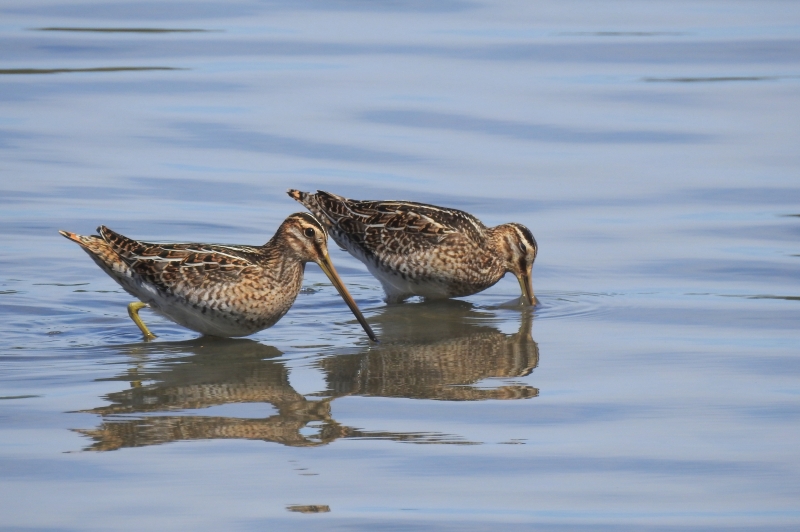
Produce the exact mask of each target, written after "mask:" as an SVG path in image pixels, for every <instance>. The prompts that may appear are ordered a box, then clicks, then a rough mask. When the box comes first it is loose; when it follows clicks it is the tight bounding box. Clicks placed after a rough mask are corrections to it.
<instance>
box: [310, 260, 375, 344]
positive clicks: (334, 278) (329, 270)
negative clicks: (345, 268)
mask: <svg viewBox="0 0 800 532" xmlns="http://www.w3.org/2000/svg"><path fill="white" fill-rule="evenodd" d="M317 264H318V265H319V267H320V268H322V271H323V272H325V275H327V276H328V279H330V280H331V282H332V283H333V286H335V287H336V290H337V291H338V292H339V295H340V296H342V299H344V302H345V303H347V306H348V307H350V310H352V311H353V314H355V316H356V319H357V320H358V323H360V324H361V326H362V327H363V328H364V332H366V333H367V336H369V339H370V340H372V341H373V342H378V337H377V336H375V333H374V332H372V328H371V327H370V326H369V323H367V320H366V319H365V318H364V315H363V314H361V311H360V310H358V306H357V305H356V302H355V301H354V300H353V296H351V295H350V292H348V291H347V288H345V286H344V283H342V280H341V279H339V274H338V273H336V269H335V268H334V267H333V263H332V262H331V258H330V257H329V256H328V254H327V253H325V254H324V255H322V259H320V261H319V262H318V263H317Z"/></svg>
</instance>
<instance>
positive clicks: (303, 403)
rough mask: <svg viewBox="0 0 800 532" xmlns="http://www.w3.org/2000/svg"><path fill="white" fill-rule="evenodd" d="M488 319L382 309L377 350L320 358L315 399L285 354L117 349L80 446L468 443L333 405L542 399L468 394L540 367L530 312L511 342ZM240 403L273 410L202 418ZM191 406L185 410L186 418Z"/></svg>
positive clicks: (185, 347)
mask: <svg viewBox="0 0 800 532" xmlns="http://www.w3.org/2000/svg"><path fill="white" fill-rule="evenodd" d="M492 316H493V315H491V314H489V313H486V312H481V311H478V310H476V309H475V308H474V307H473V306H472V305H471V304H469V303H466V302H463V301H442V302H435V303H430V304H428V303H425V304H418V305H398V306H391V307H386V308H385V309H384V310H382V312H381V313H380V314H379V315H378V316H376V317H375V323H377V324H379V325H380V326H381V327H382V328H383V334H382V339H383V343H382V344H381V345H380V346H378V347H374V346H371V347H366V348H364V349H363V350H362V351H358V352H355V353H354V352H352V351H350V352H344V353H339V354H335V355H332V356H328V357H326V358H323V359H321V360H320V361H319V363H318V367H319V368H320V370H321V371H323V372H324V374H325V380H326V382H327V390H326V391H325V392H323V393H321V394H316V395H321V396H323V397H322V398H321V399H314V398H311V399H309V398H307V397H305V396H303V395H302V394H300V393H298V392H297V391H296V390H295V389H294V388H292V386H291V384H290V380H289V369H288V368H287V367H286V366H285V364H284V362H283V361H282V360H280V359H279V357H280V356H281V355H282V353H281V352H280V351H279V350H278V349H276V348H274V347H272V346H267V345H263V344H260V343H258V342H256V341H253V340H247V339H240V340H230V339H219V338H209V337H203V338H198V339H195V340H191V341H188V342H176V343H153V344H135V345H131V346H121V347H118V348H117V349H118V350H119V351H121V353H122V354H125V355H127V356H128V358H127V363H128V367H127V368H126V370H125V371H124V372H122V373H121V374H120V375H118V376H116V377H114V378H112V379H106V380H110V381H121V382H128V383H129V387H128V388H126V389H124V390H122V391H117V392H112V393H109V394H107V395H106V396H105V399H106V400H107V401H109V403H110V404H109V405H108V406H103V407H99V408H95V409H92V410H89V411H87V412H90V413H94V414H98V415H100V416H101V417H102V422H101V423H100V425H99V426H98V427H97V428H94V429H76V432H79V433H81V434H84V435H85V436H88V437H90V438H91V439H92V440H93V443H92V444H91V445H90V446H88V447H87V448H86V449H87V450H96V451H110V450H116V449H120V448H124V447H141V446H147V445H157V444H162V443H168V442H173V441H186V440H206V439H226V438H227V439H249V440H263V441H269V442H275V443H281V444H283V445H289V446H296V447H310V446H318V445H325V444H327V443H330V442H332V441H334V440H336V439H339V438H369V439H390V440H396V441H410V442H420V443H427V442H437V443H471V442H466V441H464V440H463V439H461V438H460V437H459V436H455V435H448V434H442V433H430V432H428V433H408V432H404V433H399V432H398V433H395V432H378V431H366V430H361V429H357V428H354V427H347V426H344V425H341V424H339V423H338V422H336V421H335V420H334V419H333V417H332V415H331V403H332V401H334V400H335V399H336V398H338V397H341V396H345V395H363V396H385V397H405V398H418V399H420V398H424V399H438V400H446V401H474V400H483V399H524V398H529V397H534V396H536V395H537V394H538V390H537V389H536V388H532V387H529V386H526V385H522V384H511V385H506V386H500V387H482V386H480V385H479V386H474V385H475V384H476V383H479V381H481V380H483V379H487V378H492V377H502V378H513V377H520V376H525V375H528V374H529V373H530V372H531V370H532V369H533V368H535V367H536V365H537V364H538V358H539V353H538V348H537V346H536V342H534V341H533V339H532V338H531V316H530V314H529V313H528V312H523V314H522V319H521V325H520V330H519V332H518V333H516V334H512V335H506V334H503V333H502V332H500V331H499V330H498V329H497V328H496V327H494V326H493V325H492ZM235 403H249V404H253V403H261V404H265V405H267V404H268V405H271V406H272V407H274V409H275V412H274V413H273V414H272V415H269V416H267V417H264V418H248V417H228V416H212V415H208V416H203V415H198V414H199V413H198V412H197V410H201V411H202V409H206V408H210V407H216V406H222V405H227V404H235ZM187 410H190V411H192V412H187Z"/></svg>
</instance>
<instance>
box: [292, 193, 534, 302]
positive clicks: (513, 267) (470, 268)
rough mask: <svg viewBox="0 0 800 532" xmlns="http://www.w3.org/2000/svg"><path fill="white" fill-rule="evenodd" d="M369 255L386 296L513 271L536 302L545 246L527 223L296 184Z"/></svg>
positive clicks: (484, 280) (437, 294)
mask: <svg viewBox="0 0 800 532" xmlns="http://www.w3.org/2000/svg"><path fill="white" fill-rule="evenodd" d="M288 193H289V196H290V197H292V198H293V199H295V200H297V201H298V202H300V203H302V204H303V205H305V206H306V207H307V208H308V210H310V211H311V212H312V213H313V214H314V215H316V216H317V218H319V219H320V221H322V223H323V225H325V227H326V228H327V229H328V231H329V232H330V234H331V236H332V237H333V239H334V241H336V243H337V244H339V246H341V247H342V248H344V249H345V250H347V251H348V252H349V253H350V254H351V255H353V256H354V257H356V258H357V259H359V260H360V261H361V262H363V263H364V264H365V265H366V266H367V269H369V271H370V273H372V275H374V276H375V277H376V278H377V279H378V280H379V281H380V282H381V285H383V290H384V291H385V292H386V301H387V302H389V303H398V302H401V301H403V300H405V299H407V298H409V297H411V296H422V297H424V298H426V299H443V298H449V297H461V296H468V295H471V294H475V293H478V292H481V291H483V290H486V289H487V288H489V287H490V286H492V285H494V284H495V283H497V281H499V280H500V279H501V278H502V277H503V276H504V275H505V274H506V273H507V272H511V273H513V274H514V276H516V278H517V280H518V281H519V285H520V288H521V289H522V295H523V297H524V301H525V302H526V303H527V304H529V305H534V304H536V302H537V301H536V298H535V297H534V294H533V285H532V283H531V269H532V268H533V261H534V260H536V253H537V251H538V246H537V245H536V240H535V239H534V238H533V234H531V232H530V231H529V230H528V228H527V227H525V226H524V225H522V224H518V223H507V224H503V225H498V226H497V227H486V226H485V225H483V224H482V223H481V221H480V220H478V219H477V218H475V217H474V216H472V215H471V214H469V213H466V212H464V211H459V210H457V209H448V208H445V207H437V206H435V205H426V204H424V203H414V202H410V201H371V200H368V201H359V200H351V199H347V198H343V197H341V196H337V195H336V194H331V193H329V192H324V191H321V190H318V191H317V193H316V194H310V193H306V192H300V191H299V190H289V192H288Z"/></svg>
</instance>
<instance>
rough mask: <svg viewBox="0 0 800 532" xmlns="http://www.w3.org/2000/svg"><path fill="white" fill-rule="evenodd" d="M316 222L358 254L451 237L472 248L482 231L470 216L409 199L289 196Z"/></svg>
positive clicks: (415, 247) (420, 246)
mask: <svg viewBox="0 0 800 532" xmlns="http://www.w3.org/2000/svg"><path fill="white" fill-rule="evenodd" d="M290 195H292V197H294V198H295V199H296V200H298V201H300V202H301V203H303V204H304V205H306V207H308V208H309V209H310V210H311V211H312V212H313V213H314V214H316V215H317V217H318V218H320V219H322V220H323V222H324V223H326V225H328V226H329V228H330V229H331V231H332V234H333V235H334V236H335V237H338V236H344V237H346V238H347V239H348V240H349V241H350V242H351V243H353V244H355V245H357V246H359V247H361V248H362V249H363V250H364V251H366V252H368V253H371V254H374V253H376V252H378V251H380V252H384V253H385V252H390V253H403V254H411V253H415V252H419V251H424V250H425V249H428V248H430V247H431V246H435V245H438V244H441V243H442V242H445V241H447V240H448V239H449V240H452V239H458V240H462V239H467V240H468V241H471V242H473V243H475V244H476V245H482V244H483V242H484V241H485V236H484V231H485V230H486V227H485V226H484V225H483V224H482V223H481V222H480V220H478V219H477V218H475V217H474V216H472V215H470V214H468V213H466V212H463V211H459V210H457V209H445V208H442V207H436V206H434V205H427V204H424V203H414V202H409V201H357V200H349V199H347V198H343V197H341V196H337V195H335V194H330V193H328V192H323V191H317V193H316V194H299V195H297V196H295V195H293V194H292V193H290Z"/></svg>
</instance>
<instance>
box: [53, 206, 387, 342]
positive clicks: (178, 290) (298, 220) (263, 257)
mask: <svg viewBox="0 0 800 532" xmlns="http://www.w3.org/2000/svg"><path fill="white" fill-rule="evenodd" d="M97 232H98V233H99V236H98V235H91V236H81V235H77V234H75V233H69V232H67V231H60V233H61V234H62V235H64V236H65V237H67V238H68V239H70V240H72V241H74V242H77V243H78V244H80V246H81V247H82V248H83V249H84V251H86V252H87V253H88V254H89V256H90V257H92V259H94V261H95V262H96V263H97V264H98V265H99V266H100V268H102V269H103V271H105V272H106V273H107V274H108V275H110V276H111V278H113V279H114V280H115V281H117V283H119V284H120V285H121V286H122V288H124V289H125V291H126V292H128V293H129V294H131V295H132V296H134V297H136V298H137V299H139V300H140V301H137V302H134V303H131V304H130V305H128V314H129V315H130V317H131V319H132V320H133V321H134V322H135V323H136V325H137V326H138V327H139V329H140V330H141V331H142V334H144V337H145V339H146V340H150V339H152V338H155V335H153V334H152V333H151V332H150V331H149V330H148V329H147V326H146V325H145V324H144V323H143V322H142V320H141V318H140V317H139V310H141V309H142V308H144V307H150V308H151V309H153V310H154V311H155V312H157V313H159V314H161V315H163V316H166V317H167V318H169V319H170V320H172V321H174V322H175V323H177V324H179V325H182V326H184V327H186V328H187V329H191V330H193V331H197V332H199V333H202V334H207V335H212V336H223V337H232V336H247V335H250V334H253V333H255V332H258V331H260V330H262V329H266V328H267V327H271V326H273V325H274V324H275V323H276V322H277V321H278V320H280V319H281V318H282V317H283V315H284V314H286V312H287V311H288V310H289V308H290V307H291V306H292V303H294V300H295V298H296V297H297V294H298V293H299V291H300V287H301V284H302V281H303V271H304V270H305V264H306V263H307V262H316V263H317V264H318V265H319V267H320V268H322V271H323V272H325V274H326V275H327V276H328V278H329V279H330V280H331V282H332V283H333V285H334V286H335V287H336V289H337V290H338V291H339V294H341V296H342V298H343V299H344V301H345V303H347V305H348V306H349V307H350V310H352V311H353V314H355V316H356V319H358V321H359V323H361V326H362V327H363V328H364V331H365V332H366V333H367V335H368V336H369V338H370V339H371V340H373V341H377V337H376V336H375V333H373V332H372V329H371V328H370V326H369V324H368V323H367V321H366V320H365V319H364V316H363V315H362V314H361V311H359V309H358V306H357V305H356V303H355V301H354V300H353V298H352V296H350V293H349V292H348V291H347V288H345V286H344V284H343V283H342V281H341V279H340V278H339V275H338V274H337V273H336V270H335V269H334V267H333V264H332V263H331V260H330V257H329V256H328V246H327V240H328V234H327V232H326V230H325V228H324V227H323V226H322V225H321V224H320V222H319V221H318V220H317V219H316V218H314V216H312V215H310V214H308V213H296V214H292V215H291V216H289V217H288V218H286V220H284V222H283V223H282V224H281V226H280V227H279V228H278V230H277V231H276V233H275V236H273V237H272V239H271V240H270V241H269V242H267V243H266V244H264V245H263V246H260V247H254V246H229V245H221V244H154V243H148V242H139V241H138V240H132V239H130V238H127V237H125V236H122V235H120V234H118V233H115V232H114V231H112V230H110V229H108V228H107V227H105V226H100V227H99V228H98V229H97Z"/></svg>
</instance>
